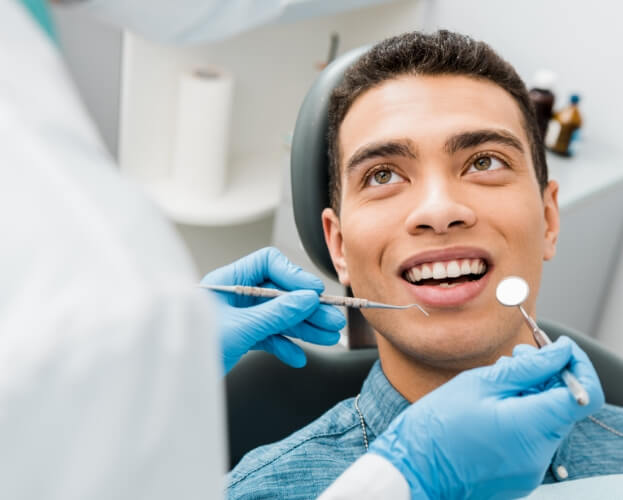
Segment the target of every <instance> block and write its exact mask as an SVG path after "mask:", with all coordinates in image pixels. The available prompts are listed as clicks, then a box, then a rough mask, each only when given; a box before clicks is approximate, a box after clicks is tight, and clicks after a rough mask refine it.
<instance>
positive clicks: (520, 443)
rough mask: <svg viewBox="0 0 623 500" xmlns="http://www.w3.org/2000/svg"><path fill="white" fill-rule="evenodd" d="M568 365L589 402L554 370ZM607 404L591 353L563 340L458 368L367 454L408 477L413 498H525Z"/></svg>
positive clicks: (394, 424)
mask: <svg viewBox="0 0 623 500" xmlns="http://www.w3.org/2000/svg"><path fill="white" fill-rule="evenodd" d="M567 365H568V368H569V369H570V371H571V372H572V373H573V374H574V375H575V376H576V377H577V378H578V380H579V381H580V382H581V383H582V384H583V385H584V387H585V388H586V390H587V392H588V394H589V397H590V403H589V404H588V405H587V406H580V405H578V404H577V403H576V402H575V400H574V399H573V397H572V396H571V394H570V393H569V390H568V389H567V388H566V387H565V386H564V385H562V383H561V381H560V378H559V377H558V373H559V372H560V371H561V370H562V368H563V367H565V366H567ZM603 404H604V395H603V392H602V389H601V385H600V383H599V379H598V377H597V374H596V373H595V370H594V368H593V365H592V364H591V362H590V360H589V359H588V357H587V356H586V354H585V353H584V352H583V351H582V350H581V349H580V348H579V347H578V346H577V345H576V344H575V343H574V342H573V341H572V340H570V339H569V338H567V337H561V338H559V339H558V340H557V341H556V342H554V343H553V344H550V345H548V346H546V347H544V348H543V349H540V350H537V349H535V348H530V347H527V346H518V347H517V348H516V349H515V350H514V352H513V357H502V358H500V359H499V360H498V362H497V363H495V364H494V365H492V366H488V367H482V368H476V369H473V370H468V371H465V372H463V373H461V374H459V375H457V376H456V377H455V378H454V379H452V380H451V381H449V382H448V383H446V384H444V385H443V386H441V387H439V388H438V389H437V390H435V391H433V392H431V393H429V394H427V395H426V396H425V397H423V398H422V399H420V400H419V401H417V402H415V403H414V404H412V405H411V406H410V407H409V408H407V409H406V410H405V411H404V412H403V413H402V414H400V415H399V416H398V417H397V418H396V419H395V420H394V421H393V422H392V424H391V425H390V427H389V428H388V430H387V431H386V432H384V433H383V434H382V435H381V436H379V437H378V438H377V439H376V440H375V441H374V442H373V443H372V444H371V446H370V451H371V452H373V453H377V454H379V455H381V456H383V457H385V458H386V459H387V460H389V461H390V462H391V463H392V464H393V465H394V466H395V467H396V468H397V469H398V470H399V471H400V472H401V473H402V474H403V476H404V477H405V479H406V480H407V482H408V483H409V486H410V488H411V492H412V498H414V499H416V498H417V499H423V498H426V499H442V498H513V497H519V496H524V495H527V494H528V493H530V492H531V491H532V490H533V489H534V488H536V487H537V486H538V485H539V484H541V482H542V480H543V477H544V475H545V472H546V470H547V467H549V465H550V463H551V459H552V457H553V455H554V453H555V452H556V449H557V448H558V446H559V445H560V443H561V441H562V439H563V438H564V437H565V436H566V435H567V434H568V432H569V431H570V430H571V428H572V426H573V424H574V423H575V422H577V421H578V420H581V419H583V418H585V417H586V416H588V415H590V414H591V413H594V412H595V411H597V410H598V409H599V408H600V407H601V406H602V405H603Z"/></svg>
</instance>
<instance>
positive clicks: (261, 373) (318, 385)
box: [226, 321, 623, 468]
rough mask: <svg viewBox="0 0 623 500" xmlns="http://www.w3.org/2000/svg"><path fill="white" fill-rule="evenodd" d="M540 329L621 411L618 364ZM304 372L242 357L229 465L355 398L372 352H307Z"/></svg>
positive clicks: (588, 345)
mask: <svg viewBox="0 0 623 500" xmlns="http://www.w3.org/2000/svg"><path fill="white" fill-rule="evenodd" d="M540 325H541V327H542V328H543V329H544V330H545V331H546V332H547V333H548V334H549V335H550V337H551V338H552V340H555V339H556V338H558V337H559V336H560V335H567V336H569V337H571V338H572V339H574V340H575V341H576V342H577V343H578V344H579V345H580V347H582V349H584V350H585V351H586V352H587V353H588V355H589V357H590V358H591V360H592V361H593V364H594V365H595V368H596V369H597V372H598V373H599V377H600V378H601V381H602V384H603V387H604V392H605V394H606V401H608V402H609V403H611V404H616V405H619V406H623V384H620V382H619V379H620V378H621V377H623V359H621V358H619V357H618V356H615V355H614V354H612V353H611V352H610V351H608V350H607V349H605V348H604V347H603V346H601V345H600V344H599V343H597V342H596V341H595V340H593V339H591V338H589V337H587V336H586V335H583V334H581V333H579V332H576V331H574V330H572V329H569V328H566V327H564V326H562V325H558V324H556V323H552V322H549V321H541V322H540ZM307 357H308V363H307V366H306V367H305V368H301V369H296V368H290V367H289V366H286V365H284V364H282V363H281V362H280V361H278V360H277V359H276V358H275V357H273V356H272V355H270V354H267V353H264V352H252V353H249V354H247V355H246V356H245V357H244V358H243V359H242V361H240V363H238V365H237V366H236V367H235V368H234V369H233V370H232V371H231V372H230V373H229V374H228V375H227V378H226V388H227V411H228V426H229V427H228V431H229V456H230V466H231V467H232V468H233V467H234V466H235V465H236V464H237V463H238V461H239V460H240V459H241V458H242V457H243V456H244V454H245V453H247V452H248V451H250V450H252V449H254V448H256V447H258V446H261V445H263V444H268V443H272V442H275V441H278V440H280V439H283V438H284V437H286V436H289V435H290V434H292V433H293V432H294V431H296V430H297V429H300V428H302V427H304V426H305V425H307V424H309V423H310V422H312V421H313V420H315V419H316V418H318V417H319V416H321V415H322V414H323V413H324V412H326V411H327V410H329V409H330V408H331V407H333V406H334V405H335V404H336V403H338V402H339V401H342V400H343V399H346V398H349V397H352V396H356V395H357V394H358V393H359V390H360V389H361V385H362V383H363V381H364V379H365V378H366V376H367V374H368V371H369V370H370V368H371V366H372V364H373V363H374V361H375V360H376V359H377V357H378V353H377V350H376V349H374V348H371V349H359V350H356V351H345V350H341V349H340V350H338V349H333V350H322V351H318V350H314V351H307Z"/></svg>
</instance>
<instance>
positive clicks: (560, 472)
mask: <svg viewBox="0 0 623 500" xmlns="http://www.w3.org/2000/svg"><path fill="white" fill-rule="evenodd" d="M556 475H557V476H558V479H561V480H564V479H567V478H568V477H569V472H568V471H567V468H566V467H565V466H564V465H559V466H558V467H556Z"/></svg>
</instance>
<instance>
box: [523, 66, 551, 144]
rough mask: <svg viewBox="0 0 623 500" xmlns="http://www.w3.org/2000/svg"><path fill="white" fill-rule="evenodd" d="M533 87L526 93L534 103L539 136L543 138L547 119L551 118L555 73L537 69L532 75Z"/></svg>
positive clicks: (547, 122)
mask: <svg viewBox="0 0 623 500" xmlns="http://www.w3.org/2000/svg"><path fill="white" fill-rule="evenodd" d="M533 81H534V87H533V88H532V89H530V92H529V93H528V95H529V96H530V100H531V101H532V104H533V105H534V110H535V112H536V119H537V123H538V125H539V131H540V132H541V138H542V139H545V134H546V132H547V127H548V124H549V121H550V120H551V118H552V110H553V109H554V100H555V96H554V93H553V92H552V88H553V87H554V82H555V81H556V75H555V74H554V73H553V72H551V71H548V70H540V71H537V72H536V74H535V75H534V79H533Z"/></svg>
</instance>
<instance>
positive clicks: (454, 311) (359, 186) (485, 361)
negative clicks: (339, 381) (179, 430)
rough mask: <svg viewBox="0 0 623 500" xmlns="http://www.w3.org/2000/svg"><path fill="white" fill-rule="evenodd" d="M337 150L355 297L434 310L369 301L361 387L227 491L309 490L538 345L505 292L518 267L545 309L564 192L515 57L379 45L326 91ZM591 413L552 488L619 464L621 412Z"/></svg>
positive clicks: (464, 47) (345, 252) (334, 193)
mask: <svg viewBox="0 0 623 500" xmlns="http://www.w3.org/2000/svg"><path fill="white" fill-rule="evenodd" d="M329 157H330V162H331V167H330V193H331V207H330V208H327V209H326V210H325V211H324V212H323V214H322V219H323V227H324V231H325V239H326V242H327V245H328V248H329V251H330V253H331V257H332V260H333V263H334V266H335V269H336V271H337V274H338V276H339V279H340V282H341V283H342V284H344V285H349V286H351V287H352V289H353V292H354V294H355V296H357V297H365V298H368V299H371V300H377V301H381V302H386V303H395V304H406V303H412V302H417V303H419V304H421V305H422V306H424V307H425V308H426V309H427V310H428V311H429V312H430V317H425V316H424V315H422V314H421V313H420V312H419V311H418V310H417V309H411V310H409V311H402V312H395V311H381V310H367V311H366V312H365V316H366V318H367V319H368V321H369V322H370V323H371V325H372V326H373V327H374V329H375V331H376V338H377V342H378V346H379V356H380V363H377V364H376V365H375V366H374V367H373V368H372V370H371V372H370V374H369V376H368V378H367V380H366V381H365V383H364V385H363V387H362V390H361V394H360V395H358V396H357V397H356V398H354V399H349V400H346V401H343V402H342V403H340V404H338V405H337V406H336V407H334V408H333V409H332V410H330V411H329V412H327V413H326V414H325V415H324V416H322V417H321V418H319V419H318V420H316V421H315V422H313V423H312V424H310V425H309V426H307V427H306V428H304V429H302V430H301V431H299V432H297V433H295V434H294V435H292V436H290V437H289V438H287V439H285V440H283V441H281V442H280V443H277V444H274V445H269V446H266V447H263V448H260V449H258V450H255V451H254V452H251V453H250V454H249V455H247V457H245V458H244V459H243V460H242V462H241V463H240V464H239V465H238V466H237V467H236V469H234V471H233V472H232V473H231V474H230V476H229V492H230V498H247V497H248V498H250V497H255V498H257V497H266V498H268V497H273V498H312V497H313V496H314V495H315V494H316V492H317V491H322V489H323V488H324V487H325V486H326V482H328V481H331V477H337V476H338V475H339V474H340V473H341V472H342V471H343V469H344V468H345V467H347V466H348V465H349V463H351V462H352V461H353V460H355V459H356V458H357V457H359V456H360V455H362V454H363V453H364V452H365V451H366V450H367V449H368V446H369V443H372V442H373V441H374V439H375V438H376V437H377V436H379V435H381V434H382V433H383V432H384V431H385V430H386V429H387V428H388V426H389V424H390V422H391V421H392V420H393V419H394V418H395V417H396V416H397V415H399V414H400V413H401V411H402V410H404V409H405V408H407V406H408V405H409V403H412V402H414V401H419V400H420V399H421V398H423V397H424V396H426V395H427V394H429V393H431V391H433V390H434V389H435V388H437V387H439V386H441V385H443V384H444V383H446V382H448V381H449V380H450V379H452V378H454V377H455V376H456V375H457V374H458V373H461V372H463V371H464V370H468V369H470V368H474V367H477V366H483V365H490V364H492V363H494V362H495V361H496V360H497V359H498V358H500V357H501V356H505V355H510V354H511V352H513V350H515V353H516V352H517V351H527V350H528V351H529V350H531V349H534V347H533V346H534V341H533V339H532V336H531V333H530V331H529V329H528V328H527V327H526V326H525V325H524V323H523V319H522V318H521V316H520V315H519V314H518V313H517V311H516V310H514V309H509V308H503V307H501V306H500V305H499V304H498V303H497V301H496V299H495V289H496V286H497V284H498V283H499V281H500V280H501V279H502V278H504V277H505V276H508V275H519V276H522V277H523V278H524V279H526V281H527V282H528V283H529V285H530V289H531V290H532V293H531V295H530V297H529V298H528V300H527V301H526V302H525V304H524V306H525V308H526V309H527V310H528V312H529V313H532V314H534V312H535V302H536V293H537V290H538V288H539V282H540V277H541V268H542V262H543V261H545V260H549V259H551V258H553V257H554V255H555V252H556V240H557V236H558V231H559V214H558V205H557V194H558V186H557V184H556V183H555V182H554V181H548V178H547V166H546V162H545V154H544V149H543V145H542V142H541V139H540V137H539V135H538V128H537V125H536V121H535V118H534V113H533V110H532V108H531V106H530V102H529V99H528V96H527V92H526V88H525V85H524V84H523V82H522V81H521V79H520V78H519V76H518V75H517V73H516V72H515V71H514V69H513V68H512V67H511V66H510V65H509V64H508V63H506V62H505V61H503V60H502V59H501V58H500V57H499V56H498V55H497V54H495V53H494V52H493V51H492V50H491V49H490V48H489V47H488V46H487V45H486V44H484V43H482V42H476V41H474V40H472V39H470V38H468V37H465V36H462V35H458V34H454V33H449V32H445V31H440V32H438V33H435V34H432V35H424V34H419V33H408V34H405V35H402V36H398V37H394V38H391V39H388V40H385V41H383V42H381V43H380V44H378V45H377V46H375V47H374V48H373V49H372V50H370V51H369V52H368V53H366V54H365V55H364V56H363V57H362V58H361V59H360V60H359V61H358V62H357V63H355V64H354V65H353V66H352V67H351V68H350V69H349V70H348V71H347V73H346V75H345V77H344V80H343V83H342V84H341V85H340V86H339V87H338V88H337V89H336V90H335V91H334V92H333V94H332V96H331V101H330V106H329ZM526 344H527V345H526ZM518 345H522V347H517V348H516V346H518ZM437 403H438V407H443V408H446V407H447V406H448V405H452V404H453V402H451V401H448V402H447V403H446V402H444V401H443V400H442V401H439V400H438V401H437ZM416 406H417V405H416ZM594 417H596V418H597V420H590V419H585V420H582V421H581V422H579V423H578V424H577V425H575V426H574V427H573V430H572V431H571V432H570V433H569V435H568V436H567V437H566V439H565V440H564V441H563V443H562V445H561V446H560V447H559V448H558V450H557V451H556V453H555V454H554V456H553V459H552V461H551V466H550V467H549V468H548V469H547V471H543V474H544V478H543V481H544V482H546V483H547V482H554V481H560V480H565V479H576V478H582V477H589V476H593V475H602V474H612V473H621V472H623V447H622V446H621V444H623V441H621V439H622V438H621V437H620V436H621V435H620V433H619V431H623V412H622V411H621V409H619V408H616V407H612V406H606V407H605V408H604V409H603V410H601V411H599V412H597V413H596V414H595V415H594ZM483 425H488V423H487V422H484V421H483ZM419 431H420V434H422V432H424V433H425V432H427V429H425V428H422V429H419ZM372 446H374V445H372ZM474 449H475V448H470V449H466V452H467V453H470V452H473V450H474ZM596 450H598V451H596ZM492 470H493V469H492ZM433 473H434V472H433ZM288 477H296V478H297V480H298V481H299V486H298V489H297V490H296V491H292V490H290V491H289V492H288V494H287V495H286V494H284V493H282V492H280V490H279V487H278V485H277V479H280V480H281V481H282V482H285V481H286V480H287V478H288ZM273 485H274V486H273ZM271 488H273V489H272V490H271ZM254 492H255V493H254Z"/></svg>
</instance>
